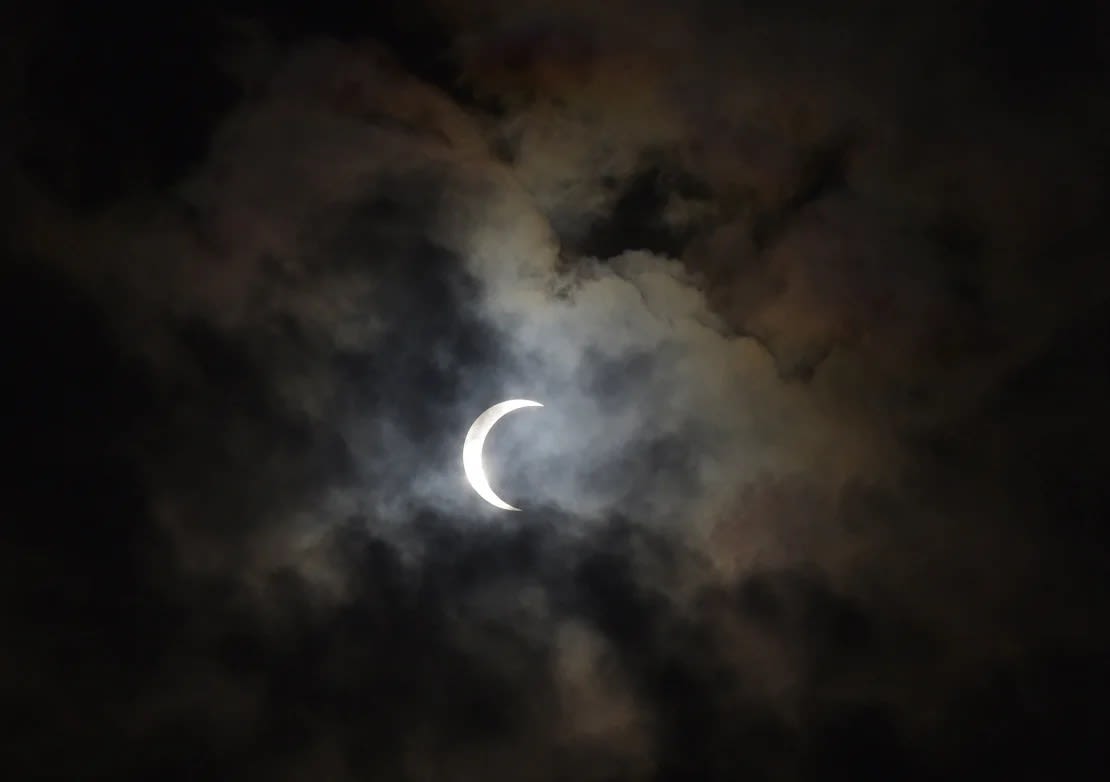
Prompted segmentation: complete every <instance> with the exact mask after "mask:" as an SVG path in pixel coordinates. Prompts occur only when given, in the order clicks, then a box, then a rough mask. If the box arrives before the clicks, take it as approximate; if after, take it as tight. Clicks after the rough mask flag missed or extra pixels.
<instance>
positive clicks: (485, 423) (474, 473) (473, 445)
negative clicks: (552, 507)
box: [463, 399, 543, 510]
mask: <svg viewBox="0 0 1110 782" xmlns="http://www.w3.org/2000/svg"><path fill="white" fill-rule="evenodd" d="M522 407H543V405H541V404H540V403H539V402H533V401H532V400H531V399H508V400H506V401H504V402H498V403H497V404H495V405H494V406H493V407H491V408H490V409H489V410H487V411H486V412H484V413H482V414H481V415H480V416H478V419H477V420H476V421H475V422H474V423H472V424H471V425H470V431H468V432H467V433H466V442H465V443H464V444H463V470H465V471H466V480H467V481H469V482H470V486H471V487H472V488H473V489H474V491H476V492H477V493H478V496H479V497H481V498H482V499H483V500H485V501H486V502H488V503H489V504H490V505H492V506H494V507H495V508H501V510H520V508H514V507H513V506H512V505H510V504H509V503H507V502H505V501H504V500H503V499H501V498H500V497H498V496H497V494H496V492H494V490H493V489H491V488H490V485H489V479H488V478H486V468H485V467H484V466H483V465H482V448H483V447H484V446H485V444H486V435H488V434H489V433H490V430H491V429H493V425H494V424H496V423H497V422H498V421H500V420H501V419H502V417H504V416H506V415H508V414H509V413H511V412H513V411H514V410H520V409H521V408H522Z"/></svg>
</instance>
